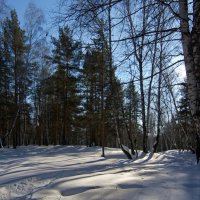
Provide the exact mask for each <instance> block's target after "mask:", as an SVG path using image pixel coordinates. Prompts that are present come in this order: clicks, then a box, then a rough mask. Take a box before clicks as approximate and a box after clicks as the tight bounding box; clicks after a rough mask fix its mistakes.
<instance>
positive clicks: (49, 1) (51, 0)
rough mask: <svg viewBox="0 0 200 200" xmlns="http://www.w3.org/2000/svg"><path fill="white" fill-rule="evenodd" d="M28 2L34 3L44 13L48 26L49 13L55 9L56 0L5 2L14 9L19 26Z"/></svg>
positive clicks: (13, 0) (8, 0)
mask: <svg viewBox="0 0 200 200" xmlns="http://www.w3.org/2000/svg"><path fill="white" fill-rule="evenodd" d="M29 2H33V3H35V5H36V6H37V7H38V8H41V9H42V10H43V11H44V14H45V18H46V21H47V23H48V24H49V23H50V22H51V17H50V16H51V14H52V12H51V11H52V10H55V9H56V6H57V2H58V0H7V4H8V5H9V6H10V7H11V8H15V9H16V11H17V14H18V18H19V20H20V23H21V24H23V17H24V12H25V10H26V8H27V6H28V3H29Z"/></svg>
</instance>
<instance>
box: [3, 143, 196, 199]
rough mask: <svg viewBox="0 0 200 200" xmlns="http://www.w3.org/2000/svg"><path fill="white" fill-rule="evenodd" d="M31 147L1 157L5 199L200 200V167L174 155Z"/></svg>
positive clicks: (180, 154) (191, 157)
mask: <svg viewBox="0 0 200 200" xmlns="http://www.w3.org/2000/svg"><path fill="white" fill-rule="evenodd" d="M105 152H106V157H105V158H102V157H101V148H98V147H91V148H88V147H84V146H67V147H66V146H48V147H44V146H40V147H38V146H28V147H19V148H17V149H16V150H13V149H6V148H5V149H3V150H1V154H0V166H1V169H0V200H15V199H21V200H23V199H35V200H36V199H43V200H44V199H48V200H51V199H52V200H56V199H63V200H65V199H69V200H88V199H89V200H102V199H103V200H126V199H127V200H128V199H131V200H144V199H145V200H157V199H159V200H160V199H162V200H165V199H166V200H168V199H176V200H188V199H192V200H199V197H200V176H199V173H200V166H199V165H196V163H195V156H194V155H192V154H191V153H190V152H179V151H176V150H171V151H167V152H162V153H156V154H152V153H148V154H143V153H142V152H139V154H138V155H139V156H138V159H135V160H127V159H126V156H125V155H124V154H123V153H122V152H121V150H120V149H112V148H106V149H105Z"/></svg>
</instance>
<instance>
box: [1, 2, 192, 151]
mask: <svg viewBox="0 0 200 200" xmlns="http://www.w3.org/2000/svg"><path fill="white" fill-rule="evenodd" d="M129 3H130V2H129ZM75 5H76V4H75ZM92 5H93V4H91V5H88V4H85V6H87V9H88V8H90V6H92ZM140 5H142V4H140ZM105 6H106V5H105ZM112 6H113V5H112ZM112 6H111V5H110V7H109V6H108V10H106V8H103V10H102V12H101V14H100V15H97V13H96V10H92V9H91V10H90V12H89V11H87V12H86V11H85V15H83V16H84V17H85V18H84V19H80V16H81V15H82V13H81V12H80V13H79V14H80V15H79V17H77V19H80V21H81V22H82V23H83V21H84V20H85V23H87V20H89V21H90V25H91V26H90V27H87V29H88V30H87V34H88V35H90V36H91V40H89V39H88V41H87V40H86V43H88V44H86V45H85V41H83V40H76V39H75V35H76V30H77V29H74V30H73V31H72V28H70V26H60V28H58V37H51V39H50V42H49V37H47V36H48V34H47V33H46V32H45V31H44V30H43V23H44V18H43V13H42V11H41V10H40V9H38V8H36V6H35V5H34V4H33V3H31V4H29V7H28V8H27V10H26V13H25V27H24V28H22V27H21V25H20V23H19V21H18V17H17V13H16V11H15V10H11V11H10V14H9V15H8V17H4V18H3V19H1V27H0V142H1V147H2V146H8V147H9V146H13V148H16V147H17V146H20V145H29V144H37V145H59V144H61V145H87V146H93V145H98V146H102V147H103V149H102V150H103V151H102V154H103V155H104V146H109V147H121V148H122V150H125V147H124V145H126V146H128V147H129V148H130V149H131V152H132V154H135V153H136V152H137V149H143V151H144V152H147V151H149V150H151V149H153V150H154V151H163V150H167V149H173V148H177V149H189V148H190V149H194V148H195V127H194V122H193V119H192V117H191V112H190V108H189V102H188V101H189V100H188V92H187V84H186V83H185V82H184V83H181V84H180V83H177V82H178V79H177V78H176V72H175V70H174V69H175V68H174V67H177V65H175V64H172V63H173V59H174V52H175V51H174V49H175V46H174V47H173V48H171V46H170V44H171V43H169V40H172V38H171V35H170V36H169V35H168V33H167V32H162V31H161V29H164V28H166V27H165V26H168V28H170V24H166V23H165V24H163V23H161V19H165V18H166V15H158V14H159V13H160V12H159V13H156V10H154V11H153V10H151V9H146V7H145V5H143V6H144V7H143V9H141V13H140V14H142V13H143V14H145V15H148V17H149V16H150V14H153V13H154V14H155V15H154V16H155V17H156V18H155V21H153V22H152V23H150V24H148V23H147V22H150V21H149V20H150V18H148V17H143V18H142V19H141V20H142V21H143V26H142V25H141V26H138V27H139V29H140V30H141V31H145V32H146V31H147V29H151V30H154V31H155V34H154V35H151V36H149V37H146V36H145V35H141V38H139V39H131V40H130V41H129V43H127V42H125V45H122V46H121V47H120V48H121V49H120V50H117V52H116V53H115V52H114V46H113V44H112V39H111V37H112V33H113V32H112V29H113V27H114V26H113V22H112V18H113V13H115V12H117V11H116V10H115V11H111V8H112ZM75 8H77V7H74V9H75ZM125 8H126V11H125V12H126V13H127V16H129V15H130V9H131V5H130V4H127V5H126V7H125ZM84 9H86V8H83V12H84ZM99 9H102V8H101V7H99ZM109 9H110V10H109ZM77 10H78V8H77ZM71 11H72V12H73V10H71ZM104 11H105V13H104ZM157 11H160V10H157ZM120 12H121V11H120ZM86 13H88V15H87V14H86ZM76 14H78V13H77V12H76ZM90 17H91V18H90ZM127 20H128V21H127V23H128V25H129V28H131V29H130V30H129V32H128V34H129V35H131V34H135V33H134V31H136V32H137V30H136V29H137V28H138V27H137V26H135V27H133V23H136V22H134V21H133V19H132V18H131V17H130V16H129V17H128V18H127ZM146 20H147V21H146ZM76 23H77V24H79V23H78V21H77V22H76ZM115 23H116V24H117V22H115ZM137 23H141V22H137ZM79 25H80V24H79ZM83 26H84V27H85V24H83ZM85 31H86V30H85ZM150 41H151V42H150ZM116 48H117V47H116ZM131 48H132V49H133V52H130V51H129V50H130V49H131ZM172 49H173V50H172ZM118 54H121V56H123V60H124V58H126V59H125V60H126V61H125V62H120V66H119V62H117V61H115V60H117V59H118V58H117V56H116V55H118ZM172 54H173V55H172ZM177 63H179V62H177ZM120 69H123V71H128V73H126V75H124V76H121V79H122V80H120V79H119V77H120V76H119V75H117V74H119V72H120ZM127 74H129V75H128V76H127ZM125 76H126V77H125ZM124 80H125V81H124ZM176 84H177V85H181V87H179V88H177V87H176V89H174V85H175V86H176ZM180 88H181V90H180Z"/></svg>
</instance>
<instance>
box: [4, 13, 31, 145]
mask: <svg viewBox="0 0 200 200" xmlns="http://www.w3.org/2000/svg"><path fill="white" fill-rule="evenodd" d="M2 30H3V33H2V37H3V41H4V43H3V44H4V50H5V56H6V59H5V61H6V62H7V63H6V65H7V68H8V69H9V70H10V73H11V77H10V92H11V94H12V95H13V99H14V105H13V110H12V112H13V116H17V120H16V124H15V128H14V131H13V133H12V135H13V147H14V148H16V146H17V145H20V144H21V143H22V137H23V135H22V132H23V134H25V133H24V131H25V129H24V127H25V125H26V122H27V121H28V119H29V111H28V110H29V109H28V107H29V105H28V103H27V96H28V91H29V86H30V77H29V69H28V68H27V67H26V65H25V53H26V44H25V42H26V38H25V33H24V31H23V30H22V29H21V28H20V24H19V21H18V18H17V13H16V11H15V10H12V11H11V13H10V18H6V20H5V21H4V23H3V27H2Z"/></svg>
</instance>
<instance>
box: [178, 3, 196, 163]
mask: <svg viewBox="0 0 200 200" xmlns="http://www.w3.org/2000/svg"><path fill="white" fill-rule="evenodd" d="M179 9H180V10H179V14H180V30H181V36H182V40H181V41H182V46H183V55H184V61H185V69H186V75H187V84H188V96H189V101H190V108H191V113H192V116H193V118H194V120H195V123H196V128H197V132H196V144H197V147H196V155H197V162H198V161H199V157H200V155H199V154H200V152H199V149H200V67H199V63H200V12H199V10H200V1H199V0H194V1H193V27H192V31H190V26H189V17H188V16H189V12H188V1H187V0H179Z"/></svg>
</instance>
